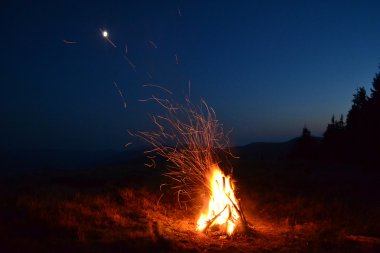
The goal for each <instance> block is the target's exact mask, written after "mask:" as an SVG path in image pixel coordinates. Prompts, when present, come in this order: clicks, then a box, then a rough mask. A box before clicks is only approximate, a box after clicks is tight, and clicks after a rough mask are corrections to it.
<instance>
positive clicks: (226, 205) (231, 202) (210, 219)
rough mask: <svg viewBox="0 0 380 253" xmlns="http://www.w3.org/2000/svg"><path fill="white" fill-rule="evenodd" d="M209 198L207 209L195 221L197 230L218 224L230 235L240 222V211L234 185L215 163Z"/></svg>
mask: <svg viewBox="0 0 380 253" xmlns="http://www.w3.org/2000/svg"><path fill="white" fill-rule="evenodd" d="M209 180H210V189H211V190H210V191H211V194H210V200H209V204H208V210H207V212H206V213H202V214H201V216H200V217H199V219H198V222H197V230H198V231H207V229H208V228H209V227H210V226H214V225H217V226H220V227H222V228H223V230H224V231H226V232H227V233H228V234H229V235H231V234H232V233H233V232H234V230H235V227H236V225H237V224H239V223H240V222H241V217H242V213H241V210H240V208H239V204H238V201H237V199H236V197H235V193H234V185H233V182H232V180H231V178H230V177H229V176H225V175H224V173H223V172H222V171H221V170H220V168H219V167H218V166H217V165H213V166H212V167H211V176H210V179H209Z"/></svg>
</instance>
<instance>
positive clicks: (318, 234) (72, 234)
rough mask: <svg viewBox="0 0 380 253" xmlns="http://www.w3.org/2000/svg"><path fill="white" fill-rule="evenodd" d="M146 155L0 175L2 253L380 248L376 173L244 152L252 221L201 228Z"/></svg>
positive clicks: (242, 190) (244, 194) (243, 191)
mask: <svg viewBox="0 0 380 253" xmlns="http://www.w3.org/2000/svg"><path fill="white" fill-rule="evenodd" d="M143 163H144V160H142V159H134V160H131V161H129V162H127V163H124V164H119V165H113V166H100V167H93V168H86V169H84V168H83V169H75V170H58V169H56V170H54V169H34V170H30V171H23V172H17V173H10V174H7V175H4V176H2V177H1V181H0V182H1V186H0V187H1V191H0V194H1V195H0V224H1V226H0V238H1V239H0V252H379V251H380V215H379V214H380V203H379V202H380V190H379V186H378V182H379V174H380V173H379V171H378V170H377V171H376V170H375V168H371V167H370V166H365V167H364V166H359V165H344V164H333V163H321V162H305V161H292V162H290V161H285V160H278V161H265V160H250V159H249V158H248V157H242V158H241V159H240V160H238V161H236V163H235V164H234V168H235V169H234V173H235V178H236V180H237V183H236V184H237V187H238V189H237V195H238V197H239V198H241V203H242V208H243V210H244V212H245V214H246V216H247V219H248V221H249V223H250V225H251V226H252V231H249V233H237V234H234V235H233V236H232V237H227V236H225V235H222V234H220V233H219V232H218V231H211V232H210V233H208V234H207V235H206V234H204V233H199V232H195V224H196V219H197V218H198V215H199V206H197V205H192V206H190V205H189V206H188V207H186V208H185V207H184V208H182V209H180V208H179V206H178V204H177V201H176V198H175V196H174V195H173V194H171V193H170V192H169V193H167V194H166V195H165V196H164V197H163V198H161V199H160V201H159V202H158V200H159V198H160V196H161V192H160V190H159V185H160V183H161V182H162V180H163V178H162V176H161V173H162V170H160V169H159V168H156V169H150V168H146V167H144V166H143Z"/></svg>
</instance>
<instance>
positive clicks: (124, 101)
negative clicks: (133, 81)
mask: <svg viewBox="0 0 380 253" xmlns="http://www.w3.org/2000/svg"><path fill="white" fill-rule="evenodd" d="M113 84H114V85H115V88H116V89H117V91H118V92H119V95H120V97H121V98H122V99H123V103H124V108H125V110H127V100H126V99H125V97H124V95H123V93H122V92H121V90H120V88H119V86H118V85H117V83H116V82H115V81H113Z"/></svg>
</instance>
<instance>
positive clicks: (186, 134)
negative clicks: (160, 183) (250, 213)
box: [132, 89, 247, 235]
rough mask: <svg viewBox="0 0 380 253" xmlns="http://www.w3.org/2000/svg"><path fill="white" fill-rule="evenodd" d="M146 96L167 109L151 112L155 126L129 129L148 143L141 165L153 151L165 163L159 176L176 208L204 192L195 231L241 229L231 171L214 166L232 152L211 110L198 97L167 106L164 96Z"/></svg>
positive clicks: (194, 199) (189, 203) (238, 205)
mask: <svg viewBox="0 0 380 253" xmlns="http://www.w3.org/2000/svg"><path fill="white" fill-rule="evenodd" d="M164 90H165V91H166V92H167V90H166V89H164ZM169 94H170V93H169ZM150 100H153V101H155V102H157V103H158V104H159V105H161V106H162V107H163V108H164V109H165V110H166V112H167V114H166V115H163V116H162V115H157V116H152V121H153V123H154V124H155V125H156V126H157V130H156V131H147V132H143V131H139V132H137V133H136V134H132V135H133V136H137V137H139V138H141V139H143V140H144V141H146V142H147V143H149V144H150V145H151V146H152V149H151V150H148V151H145V152H146V153H147V154H148V155H149V156H148V158H149V159H151V162H150V163H148V164H146V165H147V166H149V167H154V166H155V165H156V163H155V160H154V159H155V157H156V155H158V156H161V157H163V158H165V159H166V160H167V161H168V162H169V166H168V170H167V172H165V173H164V174H163V175H164V176H166V177H168V178H169V179H170V182H171V183H169V184H165V186H168V187H170V188H171V189H172V190H173V191H174V193H175V194H176V195H177V199H178V203H179V205H180V207H183V206H184V207H185V208H187V206H191V205H192V204H196V202H197V200H198V201H199V199H200V196H202V194H203V195H204V193H205V192H206V193H207V196H206V197H207V198H208V199H207V203H208V204H207V205H206V207H205V208H204V210H200V213H202V214H200V217H199V219H198V221H197V227H196V228H195V229H196V230H197V231H202V232H205V233H207V232H208V229H209V228H211V227H213V226H218V227H219V229H220V230H221V231H222V232H223V233H227V234H229V235H231V234H232V233H233V232H234V231H235V229H236V227H237V226H238V225H239V224H242V225H243V227H244V228H245V226H246V225H247V223H246V220H245V218H244V215H243V212H242V210H241V207H240V204H239V201H238V200H237V198H236V197H235V193H234V190H235V189H234V183H233V181H232V178H231V176H232V170H231V173H229V174H227V175H226V174H225V172H224V170H222V169H221V168H220V165H222V160H223V161H225V160H228V159H227V158H228V157H234V156H233V155H232V153H231V152H230V151H229V141H228V135H225V134H224V132H223V127H222V125H221V124H220V123H219V121H218V120H217V119H216V115H215V111H214V110H213V109H212V108H211V107H209V106H208V105H207V104H206V102H204V101H202V103H201V105H200V106H194V105H193V104H192V103H191V102H190V101H189V100H188V99H186V105H185V106H183V105H178V104H176V105H173V104H172V103H171V102H170V101H169V100H168V99H160V98H157V97H155V96H152V97H151V98H149V99H147V100H144V101H150ZM221 155H224V157H223V158H224V159H221ZM198 203H199V202H198ZM193 206H196V205H193Z"/></svg>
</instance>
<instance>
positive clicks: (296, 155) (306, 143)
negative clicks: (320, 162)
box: [289, 126, 319, 160]
mask: <svg viewBox="0 0 380 253" xmlns="http://www.w3.org/2000/svg"><path fill="white" fill-rule="evenodd" d="M318 147H319V146H318V141H317V140H316V138H314V137H313V136H312V135H311V132H310V130H309V129H308V128H307V127H306V126H304V127H303V129H302V135H301V137H299V138H298V139H297V141H296V143H295V144H294V147H293V149H292V150H291V151H290V154H289V158H290V159H293V160H295V159H298V160H315V159H317V158H318V157H319V152H318V151H319V150H318Z"/></svg>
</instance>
